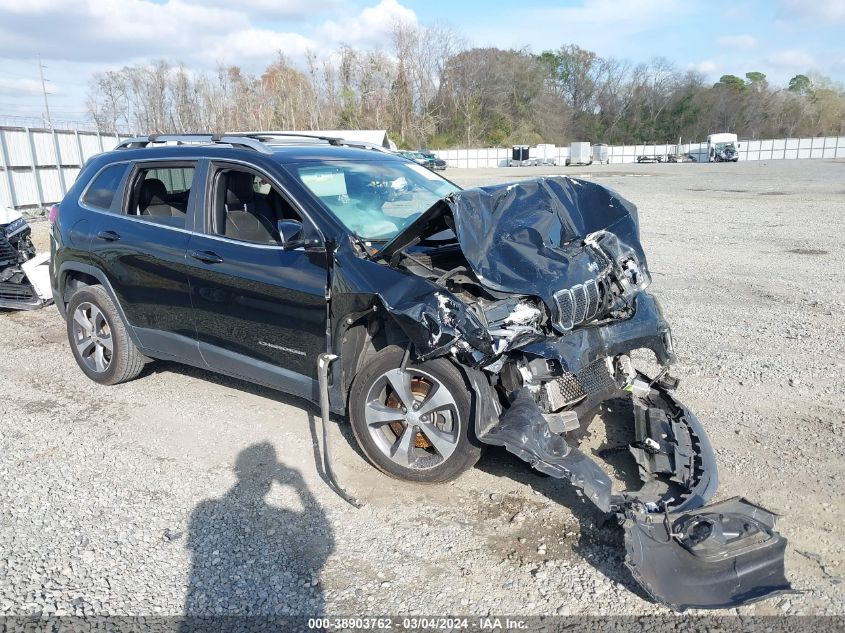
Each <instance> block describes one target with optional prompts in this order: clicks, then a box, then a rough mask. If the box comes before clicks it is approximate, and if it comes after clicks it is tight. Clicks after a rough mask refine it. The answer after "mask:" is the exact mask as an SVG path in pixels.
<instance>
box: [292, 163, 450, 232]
mask: <svg viewBox="0 0 845 633" xmlns="http://www.w3.org/2000/svg"><path fill="white" fill-rule="evenodd" d="M290 170H291V171H292V172H293V175H294V176H295V177H297V178H298V179H299V180H300V182H302V184H303V185H305V186H306V187H307V188H308V189H309V190H310V191H311V193H313V194H314V195H315V196H316V197H317V198H319V199H320V201H321V202H322V203H323V204H324V205H325V207H326V208H327V209H328V210H329V211H330V212H331V213H332V214H333V215H334V216H335V217H336V218H337V219H338V220H340V221H341V222H342V223H343V225H344V226H345V227H346V228H347V229H349V230H350V231H352V232H353V233H355V234H356V235H357V236H358V237H360V238H362V239H364V240H372V241H377V242H381V241H388V240H390V239H392V238H393V237H394V236H396V235H397V234H398V233H399V232H400V231H401V230H402V229H403V228H405V227H406V226H408V225H409V224H410V223H411V222H413V221H414V220H415V219H417V218H418V217H419V216H420V215H422V214H423V212H425V211H426V210H427V209H428V208H429V207H430V206H431V205H433V204H434V203H435V202H437V201H438V200H439V199H440V198H442V197H444V196H446V195H448V194H450V193H452V192H454V191H458V187H457V186H456V185H454V184H452V183H451V182H449V181H448V180H446V179H445V178H442V177H440V176H438V175H437V174H435V173H434V172H432V171H429V170H428V169H426V168H425V167H422V166H421V165H417V164H416V163H411V162H407V161H404V160H381V161H372V162H369V161H367V162H365V161H324V162H307V163H305V162H303V163H294V164H292V165H291V166H290Z"/></svg>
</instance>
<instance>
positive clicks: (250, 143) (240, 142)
mask: <svg viewBox="0 0 845 633" xmlns="http://www.w3.org/2000/svg"><path fill="white" fill-rule="evenodd" d="M155 143H175V144H176V145H192V144H194V145H199V144H204V145H205V144H220V145H232V146H239V147H247V148H249V149H254V150H255V151H257V152H261V153H262V154H272V153H273V150H272V149H270V148H269V147H267V145H265V144H264V143H262V142H261V140H260V139H259V138H254V137H251V136H243V135H228V134H150V135H149V136H136V137H134V138H128V139H126V140H124V141H121V142H120V143H118V144H117V146H116V147H115V149H135V148H140V147H148V146H149V145H153V144H155Z"/></svg>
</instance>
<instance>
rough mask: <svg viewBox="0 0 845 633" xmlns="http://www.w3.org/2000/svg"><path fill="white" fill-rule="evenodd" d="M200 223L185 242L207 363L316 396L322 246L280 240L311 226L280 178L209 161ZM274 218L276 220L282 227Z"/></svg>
mask: <svg viewBox="0 0 845 633" xmlns="http://www.w3.org/2000/svg"><path fill="white" fill-rule="evenodd" d="M205 182H206V193H205V195H204V198H203V201H202V207H203V211H204V213H203V214H202V223H201V224H200V223H198V226H197V230H196V231H195V233H194V234H193V235H192V236H191V239H190V242H189V243H188V257H187V266H188V276H189V280H190V292H191V301H192V305H193V309H194V312H193V317H194V324H195V327H196V331H197V338H198V341H199V347H200V351H201V353H202V356H203V358H204V359H205V361H206V362H207V363H208V365H209V366H210V367H211V368H212V369H216V370H218V371H221V372H223V373H226V374H229V375H233V376H237V377H241V378H245V379H247V380H250V381H252V382H256V383H260V384H264V385H267V386H270V387H273V388H276V389H280V390H282V391H286V392H289V393H293V394H296V395H299V396H302V397H305V398H309V399H315V398H316V397H317V393H318V392H317V383H316V377H317V376H316V366H317V356H318V355H319V354H320V353H322V352H324V351H325V349H326V297H325V294H326V282H327V268H326V253H325V249H324V248H323V247H322V245H321V244H320V241H319V240H318V239H315V240H313V241H312V243H311V244H310V245H307V246H306V245H304V244H302V243H300V244H299V245H295V244H290V243H289V244H288V246H285V245H284V244H283V235H282V233H285V232H287V237H288V238H290V237H291V234H290V230H291V227H294V228H295V227H296V226H297V224H296V223H297V222H299V223H301V224H302V225H304V228H303V232H302V233H301V235H302V236H305V235H314V236H316V235H317V233H316V229H314V228H313V225H312V224H310V222H309V221H308V220H307V218H306V217H304V213H303V211H302V209H301V207H299V206H298V205H296V204H295V203H294V202H293V200H292V199H291V198H290V196H289V195H288V194H287V193H286V192H285V191H284V190H283V188H282V187H281V186H280V184H278V183H279V181H278V180H275V179H273V178H272V177H270V176H268V175H266V174H265V173H263V172H261V171H259V170H258V169H257V168H254V167H251V166H245V165H243V164H239V163H238V164H235V163H226V162H214V163H210V164H209V167H208V174H207V176H206V178H205ZM279 222H282V225H281V231H280V228H279V227H280V225H279Z"/></svg>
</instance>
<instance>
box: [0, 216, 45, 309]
mask: <svg viewBox="0 0 845 633" xmlns="http://www.w3.org/2000/svg"><path fill="white" fill-rule="evenodd" d="M30 234H31V229H30V227H29V225H28V224H27V222H26V219H25V218H24V217H23V216H22V215H21V214H20V213H18V212H17V211H15V210H13V209H7V208H0V308H7V309H15V310H36V309H38V308H43V307H44V306H47V305H49V304H50V303H52V291H51V290H50V278H49V271H48V269H47V261H48V260H49V258H50V255H49V253H41V254H36V251H35V247H34V246H33V245H32V240H31V239H30Z"/></svg>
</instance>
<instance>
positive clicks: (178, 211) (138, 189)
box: [126, 165, 194, 228]
mask: <svg viewBox="0 0 845 633" xmlns="http://www.w3.org/2000/svg"><path fill="white" fill-rule="evenodd" d="M193 180H194V167H193V166H192V165H180V166H173V167H150V168H142V169H139V170H138V173H137V174H136V175H135V179H134V180H133V186H132V196H131V198H130V201H129V207H128V209H127V211H126V213H127V215H134V216H138V217H140V218H142V219H144V220H147V221H148V222H155V223H158V224H166V225H168V226H174V227H177V228H184V227H185V220H186V219H187V215H188V198H190V195H191V185H192V184H193Z"/></svg>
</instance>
